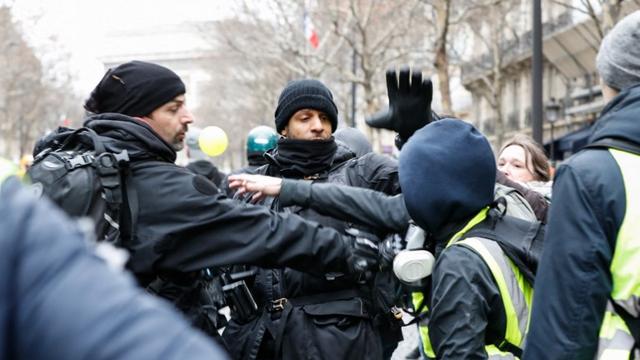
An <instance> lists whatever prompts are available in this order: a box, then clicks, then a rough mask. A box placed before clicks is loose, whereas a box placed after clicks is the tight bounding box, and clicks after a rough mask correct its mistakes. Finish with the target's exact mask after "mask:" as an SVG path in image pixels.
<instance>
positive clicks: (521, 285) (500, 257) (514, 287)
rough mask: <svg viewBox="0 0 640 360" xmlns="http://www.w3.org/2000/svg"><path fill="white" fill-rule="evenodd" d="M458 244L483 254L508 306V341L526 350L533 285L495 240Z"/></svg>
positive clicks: (470, 240)
mask: <svg viewBox="0 0 640 360" xmlns="http://www.w3.org/2000/svg"><path fill="white" fill-rule="evenodd" d="M454 245H461V246H466V247H468V248H470V249H471V250H473V251H474V252H475V253H477V254H478V255H480V257H481V258H482V260H483V261H484V262H485V264H487V266H488V267H489V270H490V271H491V274H492V275H493V278H494V280H495V282H496V284H497V285H498V289H499V291H500V298H501V299H502V303H503V304H504V311H505V314H506V329H505V334H504V340H505V341H506V342H508V343H509V344H511V345H513V346H516V347H518V348H520V349H523V348H524V339H525V335H526V333H527V330H528V328H529V314H530V311H529V309H530V308H531V299H532V297H533V289H532V288H531V285H530V284H529V283H528V282H527V281H526V280H525V279H524V277H523V276H522V273H521V272H520V270H518V268H517V267H516V266H515V265H514V264H513V262H511V260H510V259H509V258H507V257H506V255H505V254H504V252H503V251H502V249H501V248H500V245H498V244H497V243H496V242H495V241H493V240H488V239H484V238H478V237H476V238H469V239H464V240H462V241H459V242H457V243H455V244H454ZM498 347H500V346H498Z"/></svg>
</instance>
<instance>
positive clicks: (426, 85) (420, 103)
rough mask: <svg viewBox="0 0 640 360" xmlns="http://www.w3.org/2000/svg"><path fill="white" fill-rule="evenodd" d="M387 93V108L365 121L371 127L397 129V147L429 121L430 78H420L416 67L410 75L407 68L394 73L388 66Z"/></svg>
mask: <svg viewBox="0 0 640 360" xmlns="http://www.w3.org/2000/svg"><path fill="white" fill-rule="evenodd" d="M387 96H388V97H389V107H388V108H386V109H383V110H381V111H379V112H377V113H375V114H374V115H372V116H371V117H368V118H367V119H366V120H365V121H366V123H367V124H368V125H369V126H371V127H374V128H383V129H389V130H393V131H395V132H397V133H398V135H399V139H398V140H399V141H396V145H397V146H398V148H400V147H401V146H402V144H404V143H405V142H407V140H409V138H410V137H411V135H413V133H414V132H416V130H418V129H420V128H422V127H423V126H425V125H427V124H428V123H430V122H431V121H432V115H431V100H432V98H433V85H432V84H431V80H430V79H428V78H427V79H423V78H422V73H421V72H420V71H419V70H415V71H414V72H413V74H411V69H409V68H408V67H406V68H403V69H401V70H400V73H399V75H398V74H396V71H395V70H393V69H390V70H387Z"/></svg>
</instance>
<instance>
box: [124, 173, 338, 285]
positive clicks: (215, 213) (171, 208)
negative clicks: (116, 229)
mask: <svg viewBox="0 0 640 360" xmlns="http://www.w3.org/2000/svg"><path fill="white" fill-rule="evenodd" d="M147 175H148V176H150V177H154V178H155V180H156V181H159V183H160V184H162V186H157V187H151V186H146V187H143V186H138V187H137V189H138V192H139V196H138V198H139V203H140V204H139V206H140V209H145V208H147V210H146V211H140V214H139V222H138V226H137V228H138V229H139V231H138V232H137V233H138V238H139V240H142V243H141V244H140V245H138V246H134V247H133V248H134V250H135V252H134V254H133V256H134V259H132V261H131V263H132V265H131V266H132V268H133V270H134V271H135V272H144V271H145V270H146V271H149V270H151V271H157V270H174V271H175V270H177V271H182V272H188V271H193V270H199V269H202V268H206V267H213V266H221V265H233V264H252V265H258V266H262V267H278V266H288V267H291V268H294V269H296V270H302V271H307V272H310V271H311V272H316V273H323V272H325V271H338V272H340V271H344V270H345V266H346V261H345V259H346V258H347V256H348V255H349V249H348V245H347V242H346V241H345V238H344V237H343V236H342V235H341V234H339V233H338V232H336V231H335V230H333V229H329V228H323V227H322V226H320V225H318V224H317V223H314V222H307V221H305V220H304V219H302V218H301V217H299V216H296V215H293V214H277V213H275V212H273V211H270V210H269V209H267V208H265V207H263V206H257V205H249V204H244V203H241V202H239V201H235V200H231V199H227V198H226V197H225V196H224V195H222V194H220V193H218V192H217V190H216V189H215V188H213V189H212V188H211V187H212V186H213V185H212V184H211V183H210V182H208V181H206V182H205V181H203V180H202V179H203V178H202V177H198V176H193V175H192V174H187V175H184V173H177V172H175V171H173V172H169V171H164V172H163V171H154V172H153V173H152V174H147ZM137 180H138V181H140V182H141V184H145V183H146V182H145V180H147V179H144V178H141V176H138V178H137ZM141 232H142V233H141ZM136 267H138V268H136Z"/></svg>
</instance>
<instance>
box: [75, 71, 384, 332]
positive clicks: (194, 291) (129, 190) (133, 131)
mask: <svg viewBox="0 0 640 360" xmlns="http://www.w3.org/2000/svg"><path fill="white" fill-rule="evenodd" d="M86 108H87V110H89V111H91V112H94V113H95V115H92V116H89V117H88V118H87V119H86V120H85V123H84V126H85V127H87V128H89V129H92V130H94V131H95V132H96V133H97V134H98V137H99V138H100V139H101V140H102V143H103V144H104V146H105V147H106V150H107V151H109V152H112V153H121V152H123V151H124V150H126V151H127V153H128V156H129V159H130V161H129V168H128V169H127V171H128V176H126V179H124V180H125V185H124V186H123V188H125V189H126V197H125V200H124V204H126V205H127V206H128V209H129V212H130V213H131V215H132V216H131V217H130V220H131V223H132V224H133V226H132V229H131V231H130V234H121V238H120V239H118V240H117V241H118V243H119V244H122V246H124V247H125V248H127V250H129V252H130V260H129V262H128V264H127V266H128V268H129V269H130V270H131V271H132V272H133V273H134V274H135V276H136V278H137V280H138V282H139V283H140V284H141V285H142V286H145V287H147V289H149V290H150V291H152V292H154V293H156V294H158V295H159V296H162V297H164V298H166V299H168V300H169V301H171V302H173V303H174V304H175V305H176V306H177V307H178V308H180V309H181V310H183V311H184V312H185V314H186V315H187V316H188V317H189V319H190V320H191V321H192V322H193V323H194V324H195V325H197V326H198V327H200V328H202V329H203V330H204V331H206V332H207V333H209V334H210V335H212V336H216V335H217V331H216V330H217V329H216V327H218V326H219V325H220V324H218V323H216V320H217V319H218V314H217V309H216V306H217V305H218V302H217V301H218V300H219V299H218V298H215V297H214V298H212V296H211V292H210V289H211V286H210V284H211V278H210V275H211V271H210V270H209V269H210V268H215V267H218V266H223V265H233V264H255V265H259V266H264V267H273V266H290V267H293V268H296V269H299V270H302V271H310V272H312V273H315V274H318V275H322V274H324V273H325V272H342V273H347V274H351V275H352V276H357V274H360V273H362V272H364V271H367V270H368V268H369V267H370V266H373V264H374V263H375V262H376V260H377V248H376V246H375V244H374V243H372V242H371V241H369V240H368V239H363V238H362V237H358V236H354V235H347V234H340V233H339V232H337V231H335V230H333V229H327V228H322V227H321V226H319V225H318V224H316V223H311V222H307V221H304V220H303V219H302V218H300V217H298V216H295V215H291V214H277V213H275V212H273V211H270V210H269V209H266V208H264V207H261V206H252V205H246V204H243V203H240V202H237V201H234V200H230V199H227V198H226V197H225V196H224V195H222V194H220V193H219V191H218V189H217V188H216V186H215V185H214V184H213V183H212V182H211V181H209V180H208V179H206V178H205V177H203V176H201V175H196V174H194V173H192V172H191V171H189V170H188V169H186V168H183V167H180V166H177V165H176V164H174V162H175V160H176V150H178V149H180V148H182V144H183V140H184V134H185V133H186V131H187V126H188V125H189V124H190V123H191V122H193V117H192V115H191V113H190V112H189V110H188V109H187V107H186V104H185V87H184V84H183V82H182V81H181V80H180V78H179V77H178V76H177V75H176V74H175V73H174V72H173V71H171V70H169V69H167V68H165V67H162V66H159V65H155V64H151V63H146V62H141V61H132V62H128V63H125V64H123V65H120V66H118V67H116V68H114V69H110V70H109V71H107V73H106V74H105V76H104V77H103V79H102V80H101V81H100V83H99V84H98V85H97V86H96V88H95V89H94V90H93V92H92V93H91V97H90V98H89V100H87V102H86ZM133 195H135V197H134V196H133ZM134 198H135V201H134ZM123 219H125V218H124V217H123ZM123 219H120V220H123ZM120 223H121V224H122V223H123V222H122V221H121V222H120ZM218 295H219V294H218ZM232 305H233V304H232Z"/></svg>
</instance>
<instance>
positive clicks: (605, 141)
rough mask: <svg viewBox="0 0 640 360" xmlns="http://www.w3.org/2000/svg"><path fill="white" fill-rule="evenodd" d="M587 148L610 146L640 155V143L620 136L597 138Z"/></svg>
mask: <svg viewBox="0 0 640 360" xmlns="http://www.w3.org/2000/svg"><path fill="white" fill-rule="evenodd" d="M585 148H589V149H598V148H610V149H618V150H622V151H626V152H630V153H632V154H636V155H640V144H637V143H634V142H632V141H629V140H626V139H620V138H613V137H607V138H602V139H600V140H597V141H595V142H593V143H591V144H589V145H587V146H586V147H585Z"/></svg>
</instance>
